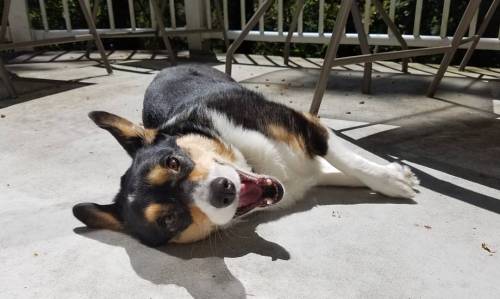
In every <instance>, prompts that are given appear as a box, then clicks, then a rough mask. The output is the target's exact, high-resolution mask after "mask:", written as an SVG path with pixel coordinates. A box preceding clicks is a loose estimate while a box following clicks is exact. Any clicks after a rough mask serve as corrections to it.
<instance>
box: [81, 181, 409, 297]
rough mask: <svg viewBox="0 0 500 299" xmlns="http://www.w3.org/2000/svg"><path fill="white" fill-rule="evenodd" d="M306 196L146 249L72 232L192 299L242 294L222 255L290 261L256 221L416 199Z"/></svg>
mask: <svg viewBox="0 0 500 299" xmlns="http://www.w3.org/2000/svg"><path fill="white" fill-rule="evenodd" d="M306 198H308V199H307V200H303V201H301V202H300V203H299V204H297V205H295V206H293V207H292V208H290V209H282V210H275V211H269V212H259V213H255V214H253V215H250V216H249V217H247V218H245V219H243V220H242V221H240V222H238V223H236V224H235V225H233V226H231V227H230V228H229V229H226V230H224V231H219V232H217V233H215V234H213V235H212V236H211V237H210V238H209V239H207V240H204V241H200V242H196V243H193V244H185V245H178V244H170V245H167V246H163V247H158V248H150V247H147V246H144V245H142V244H140V243H139V242H138V241H136V240H134V239H132V238H130V237H128V236H126V235H124V234H121V233H117V232H111V231H103V230H99V231H94V230H89V229H87V228H84V227H79V228H75V229H74V231H75V233H77V234H79V235H81V236H84V237H87V238H90V239H94V240H97V241H99V242H103V243H106V244H108V245H112V246H119V247H123V248H125V250H126V252H127V254H128V256H129V258H130V263H131V265H132V268H133V269H134V271H135V272H136V273H137V275H139V276H140V277H141V278H143V279H146V280H148V281H151V282H152V283H155V284H165V285H167V284H175V285H178V286H181V287H184V288H185V289H186V290H187V291H188V292H189V294H190V295H191V296H193V297H194V298H246V297H247V294H246V292H245V287H244V285H243V284H242V283H241V281H239V280H238V278H237V277H235V276H234V275H233V274H232V273H231V272H230V271H229V269H228V267H227V265H226V264H225V262H224V259H225V258H238V257H242V256H245V255H247V254H257V255H260V256H262V257H266V258H270V262H271V261H274V260H289V259H290V253H289V252H288V251H287V249H286V248H284V247H282V246H281V245H279V244H276V243H274V242H272V241H268V240H265V239H263V238H262V237H260V236H259V235H258V234H257V232H256V229H257V227H258V225H260V224H263V223H267V222H272V221H276V220H278V219H280V218H281V217H284V216H286V215H290V214H293V213H300V212H304V211H308V210H310V209H311V208H313V207H314V206H316V205H352V204H364V203H369V204H415V202H414V201H412V200H401V199H390V198H386V197H383V196H380V195H376V194H373V192H369V191H368V190H367V189H350V188H327V187H318V188H315V189H314V190H312V191H311V192H310V193H309V194H307V195H306Z"/></svg>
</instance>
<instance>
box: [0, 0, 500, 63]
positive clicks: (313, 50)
mask: <svg viewBox="0 0 500 299" xmlns="http://www.w3.org/2000/svg"><path fill="white" fill-rule="evenodd" d="M16 1H17V0H16ZM94 1H95V0H90V2H91V3H93V2H94ZM213 1H214V0H212V8H214V7H215V5H214V3H213ZM216 1H220V0H216ZM491 1H492V0H488V1H483V3H482V6H481V9H480V14H479V21H480V20H481V16H484V14H485V12H486V10H487V8H488V7H489V5H490V4H491ZM1 2H2V0H0V3H1ZM133 2H134V8H135V20H136V24H137V27H143V28H145V27H150V26H151V17H150V6H149V0H134V1H133ZM160 2H161V3H162V5H167V6H168V1H167V0H161V1H160ZM227 2H228V6H229V7H228V10H229V12H231V13H230V14H229V27H230V29H240V28H241V25H240V15H239V11H240V3H241V2H240V1H237V0H228V1H227ZM275 2H277V1H275ZM324 2H325V8H324V12H325V17H324V31H325V32H331V31H332V30H333V26H334V24H335V18H336V14H337V12H338V6H339V3H340V1H339V0H337V1H330V0H328V1H324ZM360 2H361V4H360V8H361V12H362V14H363V15H364V13H365V12H364V7H365V5H364V1H360ZM416 2H417V0H396V6H395V9H396V14H395V23H396V25H397V26H398V28H399V30H400V31H401V32H402V33H403V34H412V33H413V23H414V17H415V6H416ZM45 3H46V8H47V14H48V23H49V28H50V29H65V28H66V27H65V21H64V19H63V8H62V0H45ZM68 3H69V12H70V15H71V24H72V27H73V28H75V29H78V28H85V27H86V23H85V20H84V18H83V15H82V13H81V9H80V7H79V4H78V0H69V1H68ZM98 3H99V10H98V12H97V26H98V27H101V28H109V16H108V10H107V7H106V5H107V1H105V0H100V1H98ZM245 3H246V7H245V11H246V19H247V20H248V19H249V18H250V17H251V15H252V14H253V13H254V11H255V9H256V8H257V6H258V3H259V0H246V1H245ZM467 3H468V0H453V1H452V5H451V7H450V17H449V21H448V26H447V35H452V34H453V32H454V31H455V29H456V28H457V25H458V23H459V21H460V17H461V15H462V13H463V11H464V10H465V7H466V5H467ZM28 4H29V7H30V20H31V22H32V26H33V28H36V29H43V25H42V18H41V15H40V6H39V0H28ZM383 5H384V8H385V9H386V11H389V7H390V0H383ZM175 6H176V22H177V26H178V27H182V26H184V25H185V24H186V20H185V13H184V0H175ZM442 6H443V1H434V0H424V1H423V10H422V19H421V26H420V34H421V35H439V33H440V28H441V14H442ZM283 7H284V12H283V26H284V28H283V30H284V31H285V33H286V32H287V31H288V24H290V23H291V19H292V15H293V13H294V11H295V9H296V0H283ZM168 11H169V8H168V7H167V8H166V9H165V10H164V13H163V15H164V20H165V24H167V26H168V25H170V15H169V13H168ZM113 13H114V16H115V22H116V27H117V28H129V27H131V24H130V18H129V9H128V1H125V0H115V1H113ZM369 14H370V20H371V22H370V33H386V32H387V26H386V25H385V24H384V22H383V21H382V19H381V18H380V16H379V14H378V13H376V10H375V7H374V6H373V5H372V7H371V8H370V12H369ZM277 16H278V5H277V3H274V5H273V6H272V8H271V9H270V11H269V12H267V13H266V14H265V22H264V24H265V30H269V31H277V30H278V20H277ZM318 19H319V1H318V0H305V6H304V13H303V29H304V32H317V30H318ZM212 20H214V24H215V23H217V21H216V20H217V18H216V15H215V12H212ZM499 23H500V11H498V12H497V15H496V16H495V17H493V21H492V24H491V25H490V29H488V30H487V32H486V36H497V35H498V26H499ZM255 29H257V28H255ZM347 32H355V30H354V26H353V24H352V21H351V20H349V21H348V25H347ZM177 41H178V43H177V47H183V46H184V45H185V44H184V43H183V42H182V41H183V40H182V39H177ZM214 45H215V47H216V48H219V49H222V47H221V45H222V43H220V42H216V43H214ZM107 46H112V47H115V48H128V49H131V48H150V49H151V48H158V47H161V45H160V44H159V42H158V40H157V39H152V38H150V39H141V40H138V39H135V40H113V41H107ZM389 49H391V48H390V47H379V50H389ZM325 50H326V45H324V44H294V45H292V47H291V54H292V55H294V56H302V57H322V56H324V53H325ZM239 51H242V52H246V53H258V54H268V55H281V54H282V52H283V44H282V43H263V42H245V43H244V44H243V46H242V47H241V48H240V50H239ZM478 52H480V51H478ZM478 52H477V53H478ZM485 52H489V54H483V55H484V56H486V55H488V58H487V61H486V62H487V63H489V64H490V65H491V64H492V63H493V64H495V65H500V54H498V53H493V54H492V55H491V52H492V51H485ZM357 53H359V47H358V46H342V47H341V48H340V49H339V55H341V56H342V55H353V54H357ZM484 56H483V57H484ZM474 57H475V59H476V63H479V64H481V63H482V59H479V61H478V59H477V58H478V57H481V54H479V55H477V54H476V55H474ZM419 59H420V61H431V62H435V61H438V60H439V56H437V57H430V58H419ZM422 59H424V60H422ZM473 63H474V61H473Z"/></svg>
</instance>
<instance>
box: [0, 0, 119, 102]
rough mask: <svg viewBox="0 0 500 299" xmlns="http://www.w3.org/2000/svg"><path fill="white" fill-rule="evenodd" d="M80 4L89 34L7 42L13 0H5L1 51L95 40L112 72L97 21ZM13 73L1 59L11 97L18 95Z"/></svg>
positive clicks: (2, 75)
mask: <svg viewBox="0 0 500 299" xmlns="http://www.w3.org/2000/svg"><path fill="white" fill-rule="evenodd" d="M78 2H79V4H80V8H81V9H82V12H83V16H84V17H85V21H86V22H87V26H88V27H89V31H90V33H89V34H80V35H74V36H69V37H59V38H49V39H43V40H35V41H26V42H12V43H5V42H4V40H5V34H6V31H7V19H8V16H9V11H10V4H11V0H4V7H3V10H2V20H1V28H0V51H5V50H15V49H22V48H31V47H38V46H47V45H56V44H64V43H75V42H82V41H89V40H91V41H93V42H94V43H95V45H96V47H97V49H98V50H99V53H100V56H101V59H102V63H103V64H104V67H105V68H106V71H107V72H108V74H112V73H113V70H112V68H111V65H110V64H109V61H108V58H107V56H106V53H105V50H104V45H103V44H102V41H101V38H100V36H99V33H98V32H97V29H96V26H95V22H94V20H93V18H92V16H91V13H90V11H89V9H88V8H87V5H86V4H85V1H84V0H78ZM10 77H11V75H10V74H9V72H8V71H7V69H6V68H5V66H4V64H3V62H2V61H1V59H0V78H1V80H2V81H3V83H4V84H5V86H6V88H7V91H8V92H9V95H10V96H11V97H16V96H17V95H16V91H15V88H14V85H13V84H12V81H11V78H10Z"/></svg>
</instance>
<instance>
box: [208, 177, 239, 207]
mask: <svg viewBox="0 0 500 299" xmlns="http://www.w3.org/2000/svg"><path fill="white" fill-rule="evenodd" d="M210 190H211V193H212V194H211V195H212V196H211V197H210V203H211V204H212V205H213V206H214V207H216V208H225V207H227V206H229V205H230V204H232V203H233V201H234V199H235V198H236V187H235V186H234V184H233V182H231V181H230V180H228V179H226V178H216V179H214V180H213V181H212V182H211V183H210Z"/></svg>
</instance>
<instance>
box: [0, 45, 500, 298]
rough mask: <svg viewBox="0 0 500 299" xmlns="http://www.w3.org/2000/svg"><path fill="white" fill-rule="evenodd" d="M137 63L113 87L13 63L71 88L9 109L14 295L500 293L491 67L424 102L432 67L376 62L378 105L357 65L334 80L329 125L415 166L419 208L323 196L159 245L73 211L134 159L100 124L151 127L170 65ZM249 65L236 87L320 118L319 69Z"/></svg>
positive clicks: (343, 194) (453, 81)
mask: <svg viewBox="0 0 500 299" xmlns="http://www.w3.org/2000/svg"><path fill="white" fill-rule="evenodd" d="M139 54H141V55H143V56H144V57H135V58H133V59H130V55H129V53H114V54H113V55H115V56H114V57H113V59H115V61H114V66H115V67H116V69H117V70H116V71H115V74H114V75H112V76H105V75H103V74H104V73H105V71H104V69H102V68H100V67H96V64H95V63H93V62H90V63H89V62H88V61H81V62H78V61H73V59H74V57H77V56H78V55H76V54H75V55H73V54H72V53H67V54H64V55H59V54H58V53H53V54H51V53H49V54H46V55H45V56H48V57H45V56H43V55H42V57H39V58H38V60H37V61H31V60H30V59H26V60H23V57H20V58H18V59H17V60H15V61H12V62H11V63H12V64H11V65H10V66H9V69H10V70H11V71H13V72H15V73H16V74H17V75H19V76H21V77H23V78H25V79H23V80H27V79H26V78H29V79H30V80H42V81H43V84H46V83H51V82H52V83H54V86H59V87H61V85H63V87H65V86H66V87H67V85H66V84H69V85H71V86H70V87H68V88H63V89H60V88H56V87H54V88H51V87H50V85H49V86H47V87H44V88H42V89H40V88H38V87H37V86H34V85H31V84H30V83H29V82H31V81H24V82H28V83H27V84H24V85H23V82H20V81H19V82H18V81H16V85H23V86H24V87H23V88H24V89H23V90H24V91H25V94H23V95H22V96H21V98H20V99H18V100H16V101H12V100H3V101H0V105H2V107H4V108H2V109H0V116H1V118H0V227H1V230H0V268H1V269H2V271H1V272H0V282H1V283H0V284H1V287H0V297H1V298H190V297H194V298H247V297H248V298H471V297H474V298H498V297H500V284H499V283H498V278H499V277H500V261H499V255H500V252H494V251H499V250H500V217H499V213H500V191H499V189H500V183H499V182H500V163H499V162H498V161H499V160H498V157H499V155H500V138H499V136H500V119H498V118H499V117H500V109H499V108H500V102H499V101H500V94H499V93H500V85H499V81H498V78H497V77H498V76H499V75H500V73H495V72H498V70H480V71H481V72H489V73H488V74H489V76H490V77H488V78H486V79H485V76H488V74H486V75H484V74H483V75H482V76H475V75H477V74H478V73H475V72H470V73H468V74H469V75H470V76H469V75H467V74H466V75H463V74H458V73H454V72H451V73H449V74H448V75H449V76H448V77H447V78H445V80H444V81H443V84H442V86H441V89H440V91H439V93H438V94H437V97H438V98H436V99H428V98H425V97H424V96H423V94H424V93H425V89H426V86H427V84H428V83H429V82H430V80H431V77H430V76H427V75H425V74H428V72H432V69H433V67H432V66H423V65H417V64H414V65H412V66H411V72H412V74H411V75H402V74H400V73H399V72H398V71H395V70H394V69H395V68H396V67H397V65H396V64H378V65H377V67H376V71H377V72H376V74H374V82H373V84H374V90H373V94H372V95H362V94H361V93H360V86H361V77H362V73H360V72H359V71H357V69H359V68H360V67H359V66H352V68H351V70H346V69H343V70H342V69H338V70H336V71H335V73H334V74H333V75H332V78H331V83H330V86H329V90H328V92H327V94H326V98H325V100H324V102H323V106H322V109H321V111H320V114H321V115H322V117H323V118H324V119H325V120H326V121H327V122H329V124H330V125H331V126H332V128H334V129H336V130H338V132H339V133H341V134H342V135H343V136H344V137H345V138H346V139H347V140H350V141H351V142H353V145H352V147H353V150H356V151H359V152H361V153H362V154H364V155H367V156H370V157H372V158H374V159H379V160H382V159H385V160H390V161H393V160H400V161H403V162H405V163H407V164H408V165H410V166H412V167H413V169H414V170H415V171H416V173H417V174H418V175H419V177H420V178H421V180H422V186H421V188H420V193H419V194H418V196H417V197H416V198H415V200H414V201H408V200H405V201H401V200H391V199H388V198H384V197H382V196H379V195H376V194H373V193H372V192H370V191H369V190H366V189H348V188H317V189H314V190H312V191H311V192H310V193H309V194H308V195H307V196H306V197H305V198H304V200H303V201H302V202H300V203H299V204H298V205H297V206H295V207H293V208H292V209H290V210H283V211H279V212H274V213H261V214H256V215H253V216H252V217H249V218H247V219H245V220H244V221H241V222H240V223H238V224H237V225H235V226H234V227H232V228H231V229H229V230H227V231H223V232H220V233H219V234H216V235H213V236H212V237H211V238H210V239H209V240H206V241H203V242H199V243H195V244H192V245H176V246H173V245H169V246H165V247H163V248H156V249H153V248H148V247H145V246H143V245H141V244H139V243H138V242H137V241H136V240H134V239H132V238H130V237H128V236H126V235H123V234H120V233H116V232H110V231H88V230H86V229H85V228H83V227H82V224H81V223H79V222H78V221H77V220H76V219H75V218H73V216H72V214H71V207H72V206H73V205H74V204H75V203H78V202H82V201H95V202H99V203H107V202H109V201H110V200H111V199H112V198H113V196H114V194H115V192H116V191H117V190H118V184H119V177H120V176H121V174H122V173H123V172H124V170H125V169H126V168H127V166H128V163H129V158H128V157H127V155H126V154H125V153H124V152H123V150H122V149H121V148H120V146H119V145H118V144H117V143H116V142H115V141H114V140H113V139H112V138H111V136H109V134H108V133H106V132H104V131H103V130H100V129H98V128H97V127H95V126H94V125H93V123H92V122H91V121H90V120H89V119H87V116H86V115H87V113H88V112H89V111H91V110H96V109H99V110H107V111H110V112H113V113H117V114H120V115H123V116H126V117H128V118H130V119H132V120H135V121H139V119H140V109H141V101H142V97H143V92H144V90H145V88H146V86H147V85H148V83H149V82H150V81H151V80H152V78H153V76H154V74H155V73H156V71H155V69H158V68H160V67H162V66H165V65H166V63H165V62H164V61H163V60H161V57H156V58H155V59H157V60H144V59H148V58H150V57H148V54H147V53H139ZM50 55H53V57H55V59H52V58H51V56H50ZM58 55H59V56H58ZM71 55H73V56H71ZM120 55H121V56H120ZM68 56H69V58H67V57H68ZM61 57H63V58H64V57H66V58H67V59H68V61H64V60H63V61H61V59H62V58H61ZM72 57H73V58H72ZM127 57H128V59H126V58H127ZM238 60H239V62H240V63H241V64H238V65H235V68H234V76H235V77H236V79H237V80H239V81H241V82H242V83H243V84H245V85H246V86H248V87H249V88H253V89H256V90H259V91H261V92H263V93H264V94H265V95H266V96H267V97H268V98H269V99H272V100H276V101H280V102H284V103H286V104H288V105H290V106H293V107H295V108H297V109H303V110H305V109H306V108H307V106H308V104H309V100H310V98H311V96H312V92H313V89H312V88H313V86H314V82H315V80H316V78H317V76H318V70H317V68H316V67H315V65H314V63H317V62H315V61H312V62H311V61H304V60H300V59H295V61H296V62H297V64H299V62H298V61H299V60H300V62H301V63H309V64H310V65H306V67H309V66H310V67H311V68H294V69H287V68H284V67H283V66H282V65H281V64H280V63H279V62H273V61H275V60H276V61H278V59H277V58H271V59H268V58H262V57H253V58H252V59H251V60H250V62H248V57H242V56H240V57H238ZM252 60H253V61H256V63H257V65H255V64H254V63H253V62H252ZM47 61H55V62H47ZM213 64H214V65H215V67H217V68H219V69H222V64H221V63H220V62H219V63H213ZM429 69H431V71H429ZM452 70H453V69H452ZM495 76H496V77H495ZM495 78H497V79H495ZM21 81H22V80H21ZM61 82H62V83H61ZM30 88H32V89H34V90H32V91H30ZM375 154H376V155H375ZM483 243H484V244H485V245H484V248H483V246H482V244H483ZM486 248H488V249H490V250H491V251H492V252H491V253H490V252H488V251H487V250H486Z"/></svg>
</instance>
